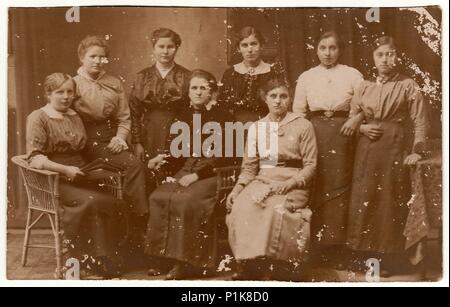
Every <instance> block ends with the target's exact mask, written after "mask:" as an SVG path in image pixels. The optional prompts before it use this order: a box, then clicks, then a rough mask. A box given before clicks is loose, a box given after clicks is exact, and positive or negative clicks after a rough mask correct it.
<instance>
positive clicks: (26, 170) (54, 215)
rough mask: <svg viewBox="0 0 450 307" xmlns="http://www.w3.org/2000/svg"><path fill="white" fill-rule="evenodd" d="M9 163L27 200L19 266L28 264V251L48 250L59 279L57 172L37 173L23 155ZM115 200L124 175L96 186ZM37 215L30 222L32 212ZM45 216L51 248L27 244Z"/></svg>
mask: <svg viewBox="0 0 450 307" xmlns="http://www.w3.org/2000/svg"><path fill="white" fill-rule="evenodd" d="M11 161H12V162H13V163H14V164H16V165H17V166H18V167H19V171H20V176H21V177H22V179H23V182H24V185H25V190H26V193H27V198H28V215H27V223H26V227H25V238H24V241H23V249H22V266H25V265H26V263H27V256H28V248H30V247H31V248H50V249H55V251H56V276H57V278H62V277H63V276H62V267H63V263H62V242H61V235H60V234H61V230H60V216H59V210H58V208H59V199H60V194H59V180H60V176H59V173H56V172H52V171H46V170H38V169H34V168H31V167H30V166H29V165H28V162H27V160H26V156H25V155H21V156H15V157H13V158H12V159H11ZM99 186H100V187H102V188H103V189H104V190H105V191H108V192H109V193H111V194H112V195H114V196H115V197H117V198H118V199H123V175H119V174H118V176H117V177H111V178H108V179H104V180H102V182H100V184H99ZM34 212H38V213H40V214H39V216H38V217H37V218H36V219H34V220H33V213H34ZM44 216H47V217H48V219H49V221H50V225H51V229H52V233H53V236H54V239H55V242H54V246H51V245H42V244H30V243H29V241H30V235H31V229H32V228H33V227H34V226H35V225H36V224H37V223H38V222H39V221H40V220H41V219H42V218H43V217H44Z"/></svg>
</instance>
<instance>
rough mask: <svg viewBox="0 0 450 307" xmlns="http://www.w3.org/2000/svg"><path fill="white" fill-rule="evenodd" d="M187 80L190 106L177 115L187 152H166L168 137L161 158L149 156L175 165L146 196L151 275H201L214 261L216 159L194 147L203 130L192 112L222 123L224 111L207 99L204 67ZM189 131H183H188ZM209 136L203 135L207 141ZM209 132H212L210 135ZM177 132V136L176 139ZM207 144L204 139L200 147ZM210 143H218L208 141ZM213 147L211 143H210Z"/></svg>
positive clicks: (209, 86)
mask: <svg viewBox="0 0 450 307" xmlns="http://www.w3.org/2000/svg"><path fill="white" fill-rule="evenodd" d="M188 81H189V99H190V104H189V105H190V107H189V108H188V109H185V111H184V112H183V114H180V116H179V119H178V120H174V121H173V122H172V123H173V124H175V123H180V124H182V125H185V126H186V127H189V131H188V132H186V131H185V129H183V131H184V134H183V137H185V138H187V139H188V140H189V144H190V146H189V145H188V146H186V147H185V148H186V150H187V153H188V154H189V157H179V158H175V157H174V156H176V155H175V154H174V153H173V152H170V151H169V148H171V147H172V146H171V140H174V141H175V136H174V135H173V136H172V137H171V138H168V140H167V145H166V148H167V155H168V156H169V157H165V159H164V160H163V159H159V158H155V159H152V160H151V163H150V164H151V166H152V168H158V167H164V166H163V165H164V164H165V163H164V162H165V161H166V162H169V163H167V164H170V165H169V166H171V167H173V166H174V165H178V166H179V167H178V169H177V173H176V174H175V175H174V180H173V182H166V183H163V184H162V185H160V186H159V187H158V188H157V189H156V190H155V191H154V192H153V193H152V194H151V195H150V200H149V202H150V218H149V222H148V230H147V240H146V246H145V252H146V254H148V255H149V256H152V259H151V268H150V269H149V272H148V273H149V275H153V276H156V275H160V274H164V273H167V275H166V276H165V279H185V278H189V277H195V276H201V274H202V273H203V272H204V271H205V270H211V269H213V268H214V266H215V264H216V263H215V260H216V259H215V256H214V255H215V253H216V252H215V248H216V242H215V235H214V230H215V226H216V225H215V224H214V221H215V219H214V218H213V213H214V208H215V203H216V185H217V180H216V176H215V174H214V171H213V170H214V167H217V166H218V164H219V161H220V158H218V157H215V156H212V157H208V156H205V155H207V152H205V151H202V153H196V152H195V151H194V147H195V145H193V144H195V143H194V138H197V137H198V134H202V131H201V130H194V129H195V127H196V124H195V123H194V120H195V119H194V116H195V117H198V118H201V123H200V124H201V125H204V124H205V123H208V122H209V123H211V122H213V123H216V124H218V125H220V127H221V126H222V125H221V123H222V122H223V119H222V116H223V114H222V113H223V112H218V110H217V109H215V107H214V106H212V107H211V108H209V106H210V105H209V103H210V102H211V99H212V97H213V96H214V95H215V93H216V91H217V84H216V80H215V78H214V76H213V75H212V74H211V73H209V72H206V71H203V70H194V71H193V72H192V75H191V77H190V79H188ZM189 132H190V133H191V135H186V133H189ZM206 137H207V135H203V137H202V139H203V140H205V138H206ZM208 137H209V138H210V137H211V134H210V135H208ZM179 138H180V136H177V137H176V139H179ZM204 142H205V141H204ZM204 145H205V143H203V145H202V147H203V146H204ZM212 146H213V147H214V146H216V144H214V145H212ZM209 148H210V149H211V150H214V148H212V147H209Z"/></svg>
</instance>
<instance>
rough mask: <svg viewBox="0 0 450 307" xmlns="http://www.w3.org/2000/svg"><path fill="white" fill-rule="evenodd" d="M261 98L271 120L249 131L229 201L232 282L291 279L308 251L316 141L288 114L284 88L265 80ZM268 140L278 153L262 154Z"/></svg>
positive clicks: (304, 124)
mask: <svg viewBox="0 0 450 307" xmlns="http://www.w3.org/2000/svg"><path fill="white" fill-rule="evenodd" d="M260 92H261V95H262V98H263V99H264V100H265V102H266V104H267V106H268V108H269V114H268V115H267V116H266V117H264V118H263V119H261V120H259V121H257V122H256V123H255V124H253V126H251V128H250V129H249V132H248V139H247V146H246V153H245V155H244V159H243V162H242V172H241V175H240V176H239V179H238V181H237V184H236V186H235V187H234V189H233V191H232V192H231V193H230V195H229V196H228V199H227V208H228V210H229V211H230V213H229V215H228V216H227V225H228V230H229V242H230V246H231V249H232V251H233V254H234V257H235V258H236V260H237V261H238V264H239V266H238V271H237V272H236V273H235V274H234V275H233V278H234V279H264V278H277V276H276V275H274V274H272V275H271V273H272V272H273V273H277V272H278V273H280V271H279V270H282V269H284V270H285V271H284V273H283V276H280V277H281V278H282V279H286V278H287V279H290V278H291V276H289V275H291V274H292V273H293V272H294V270H295V268H296V267H298V266H299V265H300V264H302V263H303V262H304V261H305V260H306V254H307V250H308V243H309V222H310V218H311V210H310V209H309V208H308V203H309V197H310V193H309V189H310V182H311V180H312V179H313V176H314V173H315V169H316V161H317V145H316V138H315V135H314V129H313V126H312V124H311V123H310V122H309V121H308V120H306V119H304V118H302V117H301V116H300V115H298V114H294V113H291V112H288V109H289V107H290V101H291V100H290V95H289V90H288V87H287V85H286V84H285V83H283V82H282V81H279V80H269V81H268V82H267V83H266V84H265V85H264V86H263V87H262V88H261V89H260ZM267 140H269V142H270V144H269V145H270V146H271V147H273V148H276V147H278V148H277V150H270V151H269V152H268V151H267V150H265V149H264V148H267V143H266V142H267ZM272 142H276V143H272ZM274 144H275V145H277V146H273V145H274ZM281 272H282V271H281Z"/></svg>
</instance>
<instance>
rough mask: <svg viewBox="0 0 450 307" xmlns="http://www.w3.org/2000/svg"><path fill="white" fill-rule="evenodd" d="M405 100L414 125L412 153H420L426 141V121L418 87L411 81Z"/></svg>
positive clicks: (423, 102) (422, 100)
mask: <svg viewBox="0 0 450 307" xmlns="http://www.w3.org/2000/svg"><path fill="white" fill-rule="evenodd" d="M406 99H408V110H409V116H410V118H411V120H412V122H413V125H414V146H413V152H415V153H421V152H422V150H423V148H424V144H425V140H426V135H427V128H428V121H427V112H426V106H425V101H424V98H423V95H422V93H421V92H420V88H419V85H418V84H417V83H416V82H414V81H413V80H411V82H410V83H409V84H408V86H407V88H406Z"/></svg>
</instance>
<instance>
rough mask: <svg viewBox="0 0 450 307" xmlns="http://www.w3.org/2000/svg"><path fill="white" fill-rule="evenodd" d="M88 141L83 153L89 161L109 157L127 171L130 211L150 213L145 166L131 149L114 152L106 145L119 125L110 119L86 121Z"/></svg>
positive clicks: (109, 160) (136, 213)
mask: <svg viewBox="0 0 450 307" xmlns="http://www.w3.org/2000/svg"><path fill="white" fill-rule="evenodd" d="M85 126H86V131H87V134H88V141H87V143H86V147H85V148H84V150H83V155H84V156H85V158H86V159H87V160H88V161H92V160H95V159H97V158H104V159H107V160H108V162H109V163H112V164H115V165H117V166H118V167H120V168H122V169H123V170H124V172H125V179H124V192H125V193H124V194H125V200H126V201H127V203H128V206H129V209H130V212H131V213H133V214H135V215H137V216H143V215H145V214H147V213H148V198H147V195H146V189H145V182H146V179H145V167H144V165H143V163H142V162H141V161H139V159H138V158H137V157H136V156H135V155H134V154H133V153H131V152H130V151H122V152H121V153H119V154H112V153H111V152H110V151H109V150H108V149H107V148H106V147H107V146H108V144H109V142H110V141H111V138H112V137H114V136H115V135H116V131H117V125H114V124H113V123H111V122H110V121H105V122H100V123H96V124H93V123H85Z"/></svg>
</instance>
